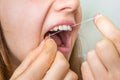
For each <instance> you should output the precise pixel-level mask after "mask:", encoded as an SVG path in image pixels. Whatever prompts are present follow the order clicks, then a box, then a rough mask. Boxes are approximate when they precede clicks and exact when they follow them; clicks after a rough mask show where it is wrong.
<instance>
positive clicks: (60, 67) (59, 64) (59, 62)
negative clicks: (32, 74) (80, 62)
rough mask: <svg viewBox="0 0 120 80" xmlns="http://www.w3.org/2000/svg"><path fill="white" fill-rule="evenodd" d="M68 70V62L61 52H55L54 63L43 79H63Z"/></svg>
mask: <svg viewBox="0 0 120 80" xmlns="http://www.w3.org/2000/svg"><path fill="white" fill-rule="evenodd" d="M68 71H69V63H68V61H67V60H66V59H65V57H64V56H63V54H62V53H60V52H57V55H56V58H55V61H54V63H53V64H52V66H51V68H50V69H49V71H48V72H47V74H46V75H45V77H44V79H43V80H50V79H51V80H63V79H64V77H65V75H66V74H67V73H68Z"/></svg>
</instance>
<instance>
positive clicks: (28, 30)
mask: <svg viewBox="0 0 120 80" xmlns="http://www.w3.org/2000/svg"><path fill="white" fill-rule="evenodd" d="M8 3H9V2H8ZM6 5H8V6H2V9H1V12H2V13H1V18H2V19H1V24H2V26H3V27H2V28H3V31H4V35H5V39H6V42H7V44H8V47H9V48H10V50H11V52H12V53H13V54H14V55H15V57H17V58H18V59H19V60H21V61H22V60H23V59H24V57H25V56H26V55H27V54H28V53H29V52H30V51H31V50H33V49H34V48H36V47H37V46H38V45H39V43H40V42H41V40H42V38H43V36H41V31H42V24H43V21H44V18H45V16H46V15H45V14H46V12H47V11H48V10H47V9H48V8H47V7H49V5H50V4H46V5H47V6H46V5H44V6H45V7H44V9H43V5H42V7H40V6H38V5H37V4H36V5H35V4H33V3H29V2H28V3H26V4H25V3H21V2H20V3H11V2H10V3H9V4H7V3H6ZM42 10H43V11H42Z"/></svg>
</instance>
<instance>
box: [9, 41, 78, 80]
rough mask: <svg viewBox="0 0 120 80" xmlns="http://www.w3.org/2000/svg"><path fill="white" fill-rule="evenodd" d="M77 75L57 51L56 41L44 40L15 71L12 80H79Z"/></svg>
mask: <svg viewBox="0 0 120 80" xmlns="http://www.w3.org/2000/svg"><path fill="white" fill-rule="evenodd" d="M77 78H78V77H77V75H76V73H74V72H73V71H72V70H70V69H69V63H68V61H67V60H66V59H65V57H64V56H63V54H62V53H60V52H59V51H57V46H56V43H55V42H54V40H52V39H47V40H44V41H43V42H42V43H41V44H40V46H39V47H38V48H37V49H35V50H34V51H32V52H31V53H29V55H28V56H27V57H26V58H25V60H24V61H23V62H22V63H21V65H20V66H19V67H18V68H17V69H16V70H15V72H14V73H13V75H12V77H11V79H10V80H63V79H64V80H77Z"/></svg>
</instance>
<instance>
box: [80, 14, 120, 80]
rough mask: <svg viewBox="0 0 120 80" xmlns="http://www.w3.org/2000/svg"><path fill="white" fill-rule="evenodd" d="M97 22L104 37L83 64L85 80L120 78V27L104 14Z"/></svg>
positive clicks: (96, 19) (98, 17)
mask: <svg viewBox="0 0 120 80" xmlns="http://www.w3.org/2000/svg"><path fill="white" fill-rule="evenodd" d="M95 24H96V26H97V28H98V30H99V31H100V32H101V33H102V34H103V36H104V37H103V39H102V40H100V41H99V42H98V43H97V44H96V47H95V49H94V50H93V51H91V52H89V53H88V55H87V60H86V61H85V62H84V63H83V64H82V67H81V70H82V76H83V80H120V29H119V28H117V27H115V25H113V24H112V23H111V22H110V20H109V19H108V18H107V17H104V16H102V15H97V16H96V17H95Z"/></svg>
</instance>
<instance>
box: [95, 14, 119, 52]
mask: <svg viewBox="0 0 120 80" xmlns="http://www.w3.org/2000/svg"><path fill="white" fill-rule="evenodd" d="M95 24H96V26H97V28H98V29H99V30H100V32H101V33H102V34H103V35H104V36H105V37H107V38H108V39H110V40H111V41H112V42H113V43H114V44H115V46H116V48H117V49H118V51H119V53H120V29H118V28H117V27H115V25H114V24H112V22H111V21H110V20H109V19H108V18H107V17H104V16H102V15H97V16H96V17H95Z"/></svg>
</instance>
